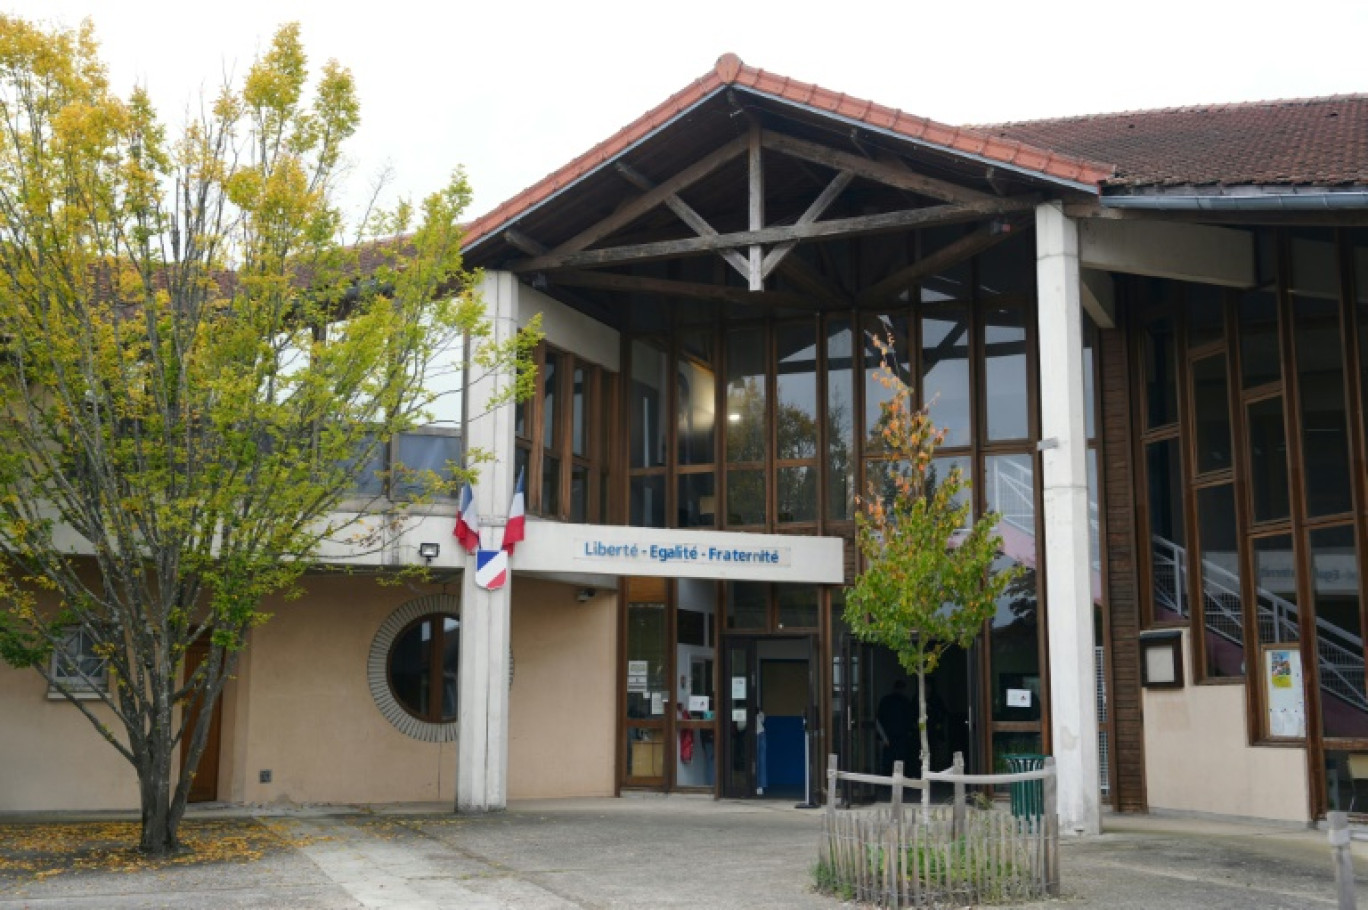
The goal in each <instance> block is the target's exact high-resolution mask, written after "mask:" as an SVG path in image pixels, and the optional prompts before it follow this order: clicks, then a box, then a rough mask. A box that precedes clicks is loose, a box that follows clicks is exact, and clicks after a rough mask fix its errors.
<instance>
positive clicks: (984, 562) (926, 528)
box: [845, 339, 1020, 811]
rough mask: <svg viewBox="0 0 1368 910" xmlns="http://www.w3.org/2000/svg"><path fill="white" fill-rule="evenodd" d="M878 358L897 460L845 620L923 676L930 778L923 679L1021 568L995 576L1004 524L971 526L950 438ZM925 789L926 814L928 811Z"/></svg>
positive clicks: (864, 527)
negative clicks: (944, 449)
mask: <svg viewBox="0 0 1368 910" xmlns="http://www.w3.org/2000/svg"><path fill="white" fill-rule="evenodd" d="M874 344H875V346H876V347H877V348H878V350H879V352H880V355H881V361H882V363H881V366H880V367H879V369H878V370H877V371H876V374H875V375H876V378H877V380H878V382H879V383H880V384H881V385H882V386H883V387H884V388H885V389H887V390H888V392H889V398H888V400H887V401H885V402H883V404H882V405H881V412H880V418H879V424H878V430H879V437H878V438H879V439H880V441H881V442H882V447H883V450H884V452H885V453H886V454H887V455H888V456H889V457H890V459H891V462H890V464H889V465H888V477H887V479H886V483H885V484H884V485H883V486H882V487H880V486H879V485H876V484H875V483H873V482H871V483H870V484H869V488H868V490H867V492H866V494H865V495H864V496H862V497H860V501H859V508H858V510H857V511H856V515H855V524H856V544H857V546H858V547H859V549H860V554H861V556H862V557H863V558H864V570H863V571H862V572H861V573H860V574H859V575H858V576H857V577H856V579H855V584H854V586H852V587H851V588H849V589H847V592H846V606H845V621H846V624H847V625H849V626H850V630H851V633H852V634H854V635H855V636H856V637H857V638H859V639H860V640H862V641H867V642H873V643H875V644H879V645H883V646H884V647H886V648H888V649H890V650H891V651H893V653H894V654H896V655H897V656H898V662H899V664H901V665H902V667H903V669H904V670H906V671H907V672H908V673H909V674H913V675H915V676H916V677H917V728H918V731H919V733H920V740H921V773H922V777H923V778H925V777H926V775H927V774H929V773H930V772H931V747H930V740H929V737H928V735H927V726H926V675H927V674H928V673H930V672H932V671H934V670H935V669H936V666H937V665H938V664H939V663H940V659H941V657H942V656H943V655H944V654H945V652H946V650H948V649H949V648H951V647H960V648H967V647H969V646H970V645H972V644H973V641H974V638H975V637H976V636H977V635H978V634H979V632H980V631H982V629H983V626H984V623H985V622H986V621H987V620H988V619H989V618H991V617H992V616H993V614H994V612H995V611H996V609H997V602H998V599H999V598H1000V597H1001V596H1002V595H1003V592H1004V591H1006V590H1007V588H1008V586H1009V585H1010V584H1011V583H1012V581H1013V580H1014V579H1015V578H1016V577H1017V575H1018V574H1019V572H1020V568H1019V567H1015V566H1014V567H1011V568H1007V569H1003V570H1000V571H997V572H993V571H992V564H993V560H994V558H995V557H996V555H997V553H998V551H999V550H1000V549H1001V546H1002V541H1001V540H1000V539H999V538H998V536H997V534H996V533H995V530H994V529H995V528H996V527H997V522H998V516H997V515H996V514H993V513H991V512H990V513H987V514H985V515H983V516H982V517H980V518H979V520H978V521H976V522H971V521H970V520H969V519H970V502H969V497H968V496H967V495H964V494H966V493H967V491H968V481H966V480H965V479H964V477H963V474H962V473H961V471H960V469H959V467H958V466H957V465H956V466H954V467H952V468H951V469H950V470H949V471H946V472H945V473H944V476H939V472H938V471H937V466H936V462H935V455H936V449H937V447H939V446H940V444H941V443H942V442H943V441H944V440H945V431H944V430H940V429H937V428H936V426H935V425H934V424H933V423H932V421H931V415H930V410H929V408H928V407H927V406H925V405H924V406H922V407H920V408H919V407H917V406H916V403H915V399H914V398H913V394H912V388H911V387H910V386H909V385H908V384H907V382H906V381H905V380H904V379H903V378H902V377H901V376H900V375H899V374H898V372H897V369H896V367H895V366H894V365H893V364H895V363H896V361H895V359H894V357H893V342H892V339H887V340H883V339H875V340H874ZM930 798H931V790H930V788H929V787H928V788H923V789H922V808H923V811H925V810H926V809H927V808H928V807H929V805H930Z"/></svg>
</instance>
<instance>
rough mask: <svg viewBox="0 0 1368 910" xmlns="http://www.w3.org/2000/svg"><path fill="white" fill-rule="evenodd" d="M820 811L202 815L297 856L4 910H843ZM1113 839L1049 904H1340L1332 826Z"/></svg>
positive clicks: (71, 876) (1168, 831)
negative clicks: (818, 873) (816, 889)
mask: <svg viewBox="0 0 1368 910" xmlns="http://www.w3.org/2000/svg"><path fill="white" fill-rule="evenodd" d="M820 814H821V813H820V812H819V811H804V810H797V809H793V808H792V804H791V803H770V802H737V801H728V800H723V801H714V800H712V799H710V798H706V797H694V796H670V797H627V798H623V799H586V800H546V801H532V802H520V803H516V804H514V806H513V807H512V808H511V809H510V810H509V811H507V812H503V813H497V814H493V815H487V816H455V815H452V814H451V813H450V812H449V811H446V808H445V807H441V806H435V805H433V806H395V807H378V808H369V809H365V808H360V807H285V808H257V809H251V810H248V809H241V808H226V807H225V808H209V809H196V810H195V811H194V816H195V817H199V818H222V817H239V816H244V815H245V816H249V817H250V818H251V819H254V820H255V823H258V824H264V825H268V826H270V827H271V828H272V830H274V831H276V832H277V833H279V834H280V835H281V837H282V838H283V839H284V841H285V843H286V844H287V846H284V847H282V848H281V849H280V850H278V851H273V852H271V853H268V854H267V855H266V856H265V857H264V858H262V859H261V860H258V861H256V862H252V863H242V864H238V863H231V864H229V863H220V864H209V865H202V866H185V867H180V866H177V867H170V868H160V869H157V870H153V871H134V872H92V871H74V872H69V873H65V874H61V875H55V876H52V877H49V878H44V879H41V880H36V879H34V878H33V877H32V876H31V875H30V876H22V875H20V876H15V875H9V876H8V877H7V875H6V873H5V872H4V870H3V868H0V910H14V908H20V907H23V908H48V907H54V908H55V907H73V908H97V907H98V908H111V910H123V908H146V907H196V908H198V907H205V908H227V907H264V908H270V907H282V908H284V907H289V908H298V910H311V908H330V910H331V908H372V910H391V908H395V910H397V908H405V910H407V908H414V910H429V908H479V910H502V908H533V910H541V908H548V910H549V908H587V907H593V908H599V907H603V908H608V907H631V908H638V907H689V908H693V910H697V908H719V910H726V908H781V907H782V908H800V910H801V908H828V910H831V908H837V907H841V906H842V903H841V901H839V900H837V899H835V898H831V897H827V896H825V895H820V894H816V893H813V891H812V890H811V877H810V870H811V868H812V865H813V863H814V861H815V859H816V855H817V838H818V831H819V826H820ZM16 820H17V819H15V818H13V817H11V818H0V821H2V822H5V823H13V822H15V821H16ZM64 820H70V816H66V817H64ZM1105 829H1106V830H1105V833H1104V834H1103V835H1102V836H1101V837H1098V838H1092V839H1087V840H1074V841H1066V842H1065V843H1064V844H1063V846H1062V848H1061V852H1062V881H1063V889H1064V896H1063V897H1062V898H1061V900H1060V901H1058V902H1048V903H1046V904H1043V905H1042V904H1035V905H1032V906H1037V907H1039V906H1050V905H1056V906H1067V907H1070V908H1073V907H1088V908H1093V907H1096V908H1102V907H1106V908H1118V910H1126V908H1141V907H1144V908H1153V907H1164V908H1166V910H1180V908H1188V907H1191V908H1201V910H1223V908H1241V910H1244V908H1254V910H1260V908H1269V910H1271V908H1287V910H1291V908H1298V910H1300V908H1314V907H1333V906H1334V894H1335V891H1334V881H1333V878H1332V868H1331V863H1330V850H1329V847H1328V844H1327V842H1326V835H1325V833H1324V832H1323V831H1308V830H1305V829H1298V828H1291V827H1282V826H1275V825H1253V824H1237V823H1226V822H1212V821H1200V820H1192V819H1176V818H1158V817H1149V816H1146V817H1136V816H1110V817H1107V818H1106V820H1105ZM1354 855H1355V866H1356V869H1357V870H1358V874H1359V879H1358V880H1359V883H1360V892H1361V896H1360V902H1361V906H1363V907H1364V908H1365V910H1368V843H1365V842H1356V843H1355V844H1354Z"/></svg>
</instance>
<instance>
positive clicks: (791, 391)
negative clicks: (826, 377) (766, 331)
mask: <svg viewBox="0 0 1368 910" xmlns="http://www.w3.org/2000/svg"><path fill="white" fill-rule="evenodd" d="M774 338H775V347H776V348H777V354H776V359H777V361H778V367H779V373H778V376H777V377H776V380H775V396H776V399H777V401H776V411H775V427H774V433H775V438H776V440H777V442H778V446H777V457H779V458H815V457H816V456H817V331H816V328H815V327H814V326H813V325H811V324H807V325H781V326H779V327H778V328H777V329H775V332H774Z"/></svg>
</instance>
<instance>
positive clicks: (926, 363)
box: [921, 307, 1024, 446]
mask: <svg viewBox="0 0 1368 910" xmlns="http://www.w3.org/2000/svg"><path fill="white" fill-rule="evenodd" d="M921 328H922V400H923V401H924V402H925V403H926V404H927V405H929V406H930V408H931V420H932V422H933V423H934V424H935V425H936V426H937V427H940V428H941V429H943V430H945V443H944V444H945V445H947V446H962V445H968V444H969V440H970V428H971V427H972V426H973V423H972V414H971V411H970V407H969V308H968V307H963V308H960V309H957V310H940V311H937V312H936V313H934V314H928V315H926V316H924V317H923V318H922V321H921ZM1023 435H1024V434H1023Z"/></svg>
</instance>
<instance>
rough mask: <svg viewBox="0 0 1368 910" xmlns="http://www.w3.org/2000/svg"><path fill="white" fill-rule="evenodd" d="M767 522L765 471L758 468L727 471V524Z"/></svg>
mask: <svg viewBox="0 0 1368 910" xmlns="http://www.w3.org/2000/svg"><path fill="white" fill-rule="evenodd" d="M764 523H765V472H764V471H763V470H760V469H758V468H756V469H753V470H742V469H739V468H732V469H731V470H729V471H728V472H727V524H728V525H730V526H732V527H738V526H745V525H762V524H764Z"/></svg>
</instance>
